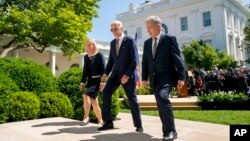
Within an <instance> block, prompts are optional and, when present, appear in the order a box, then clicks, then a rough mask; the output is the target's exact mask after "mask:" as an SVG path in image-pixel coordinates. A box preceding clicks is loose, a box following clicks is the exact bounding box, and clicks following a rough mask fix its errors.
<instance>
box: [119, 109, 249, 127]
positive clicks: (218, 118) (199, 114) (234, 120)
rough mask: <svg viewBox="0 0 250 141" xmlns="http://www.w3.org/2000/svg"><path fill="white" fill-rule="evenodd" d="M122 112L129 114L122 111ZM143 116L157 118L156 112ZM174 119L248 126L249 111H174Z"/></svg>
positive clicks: (148, 112) (143, 112)
mask: <svg viewBox="0 0 250 141" xmlns="http://www.w3.org/2000/svg"><path fill="white" fill-rule="evenodd" d="M121 111H122V112H126V113H127V112H130V110H128V109H122V110H121ZM141 112H142V114H143V115H152V116H158V111H154V110H150V111H141ZM174 116H175V118H176V119H184V120H192V121H201V122H210V123H217V124H225V125H230V124H250V111H230V110H217V111H215V110H204V111H202V110H175V111H174Z"/></svg>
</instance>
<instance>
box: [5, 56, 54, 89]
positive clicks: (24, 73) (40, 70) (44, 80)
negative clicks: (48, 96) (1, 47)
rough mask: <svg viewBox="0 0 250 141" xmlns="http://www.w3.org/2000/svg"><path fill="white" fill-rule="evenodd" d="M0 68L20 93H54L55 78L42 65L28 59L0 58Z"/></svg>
mask: <svg viewBox="0 0 250 141" xmlns="http://www.w3.org/2000/svg"><path fill="white" fill-rule="evenodd" d="M0 68H1V70H3V72H4V73H5V74H6V75H8V76H9V77H10V78H12V80H13V81H15V83H16V84H17V85H18V87H19V89H20V90H21V91H32V92H35V93H38V94H39V93H43V92H49V91H56V90H57V85H56V78H55V77H54V76H53V74H52V73H51V71H50V70H49V69H48V68H47V67H46V66H44V65H41V64H38V63H36V62H33V61H31V60H28V59H21V58H8V57H6V58H0Z"/></svg>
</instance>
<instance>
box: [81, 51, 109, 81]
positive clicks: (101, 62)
mask: <svg viewBox="0 0 250 141" xmlns="http://www.w3.org/2000/svg"><path fill="white" fill-rule="evenodd" d="M89 64H92V65H90V66H91V67H90V68H89V67H88V66H89ZM104 69H105V59H104V56H103V54H102V53H100V52H98V53H97V54H96V55H95V56H94V58H93V62H92V60H91V59H90V57H88V55H85V56H84V66H83V72H82V79H81V82H82V83H85V82H86V80H87V79H91V77H92V76H98V75H103V73H104Z"/></svg>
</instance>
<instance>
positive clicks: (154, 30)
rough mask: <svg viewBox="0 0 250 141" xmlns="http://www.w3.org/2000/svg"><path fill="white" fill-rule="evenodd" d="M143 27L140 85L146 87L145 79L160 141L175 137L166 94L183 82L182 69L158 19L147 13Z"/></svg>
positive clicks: (173, 41)
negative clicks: (159, 126)
mask: <svg viewBox="0 0 250 141" xmlns="http://www.w3.org/2000/svg"><path fill="white" fill-rule="evenodd" d="M146 28H147V31H148V33H149V35H150V36H151V38H149V39H147V40H146V41H145V42H144V50H143V57H142V85H143V86H144V87H147V81H148V78H149V81H150V86H151V88H152V89H153V92H154V95H155V98H156V102H157V107H158V110H159V115H160V119H161V122H162V131H163V136H164V138H163V141H173V140H174V139H176V138H177V132H176V129H175V123H174V115H173V110H172V105H171V102H170V100H169V93H170V91H171V89H172V88H173V87H175V86H176V85H177V88H178V89H180V88H181V87H182V86H183V85H184V80H185V69H184V65H183V60H182V58H181V54H180V50H179V48H178V44H177V41H176V39H175V37H173V36H170V35H167V34H164V33H162V29H161V28H162V27H161V19H160V18H159V17H157V16H150V17H149V18H148V19H147V21H146Z"/></svg>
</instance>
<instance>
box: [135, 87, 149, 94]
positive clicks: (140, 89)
mask: <svg viewBox="0 0 250 141" xmlns="http://www.w3.org/2000/svg"><path fill="white" fill-rule="evenodd" d="M136 93H137V94H138V95H151V94H153V91H152V89H151V88H149V87H148V88H144V87H143V86H139V87H138V88H137V89H136Z"/></svg>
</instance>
